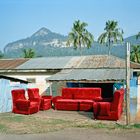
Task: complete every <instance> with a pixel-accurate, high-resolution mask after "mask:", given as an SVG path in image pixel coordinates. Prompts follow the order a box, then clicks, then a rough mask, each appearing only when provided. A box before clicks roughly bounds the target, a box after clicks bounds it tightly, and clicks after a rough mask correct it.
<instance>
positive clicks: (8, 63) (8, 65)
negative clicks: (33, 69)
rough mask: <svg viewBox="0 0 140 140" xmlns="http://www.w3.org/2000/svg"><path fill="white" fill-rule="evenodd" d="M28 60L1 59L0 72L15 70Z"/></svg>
mask: <svg viewBox="0 0 140 140" xmlns="http://www.w3.org/2000/svg"><path fill="white" fill-rule="evenodd" d="M28 60H29V59H24V58H23V59H1V60H0V70H9V69H15V68H16V67H18V66H20V65H21V64H23V63H25V62H27V61H28Z"/></svg>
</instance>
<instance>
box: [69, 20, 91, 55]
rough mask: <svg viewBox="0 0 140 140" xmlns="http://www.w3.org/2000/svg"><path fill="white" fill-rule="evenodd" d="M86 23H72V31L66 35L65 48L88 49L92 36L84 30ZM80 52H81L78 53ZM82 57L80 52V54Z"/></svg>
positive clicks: (78, 21)
mask: <svg viewBox="0 0 140 140" xmlns="http://www.w3.org/2000/svg"><path fill="white" fill-rule="evenodd" d="M86 26H88V24H87V23H85V22H81V21H80V20H77V21H75V22H74V23H73V27H72V31H71V32H70V33H69V34H68V40H67V46H74V49H77V48H78V47H79V48H80V50H81V49H82V47H87V48H90V47H91V46H92V43H93V41H94V38H93V35H92V34H91V33H90V32H88V30H87V29H86ZM80 52H81V51H80ZM81 55H82V52H81Z"/></svg>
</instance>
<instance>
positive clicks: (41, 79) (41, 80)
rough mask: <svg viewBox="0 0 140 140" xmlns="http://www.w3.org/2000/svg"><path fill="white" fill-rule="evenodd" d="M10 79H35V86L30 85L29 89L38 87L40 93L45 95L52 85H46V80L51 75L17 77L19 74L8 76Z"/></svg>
mask: <svg viewBox="0 0 140 140" xmlns="http://www.w3.org/2000/svg"><path fill="white" fill-rule="evenodd" d="M6 76H9V77H14V78H18V79H22V80H27V79H29V78H34V79H35V80H36V83H35V84H32V83H29V84H28V87H29V88H30V87H37V88H39V93H40V94H43V93H45V91H46V89H47V88H48V87H49V86H50V83H46V78H48V77H50V76H51V75H41V74H40V75H39V74H38V75H37V74H36V75H33V74H32V75H30V74H26V75H25V74H24V75H19V74H18V75H17V74H14V75H13V74H12V75H6Z"/></svg>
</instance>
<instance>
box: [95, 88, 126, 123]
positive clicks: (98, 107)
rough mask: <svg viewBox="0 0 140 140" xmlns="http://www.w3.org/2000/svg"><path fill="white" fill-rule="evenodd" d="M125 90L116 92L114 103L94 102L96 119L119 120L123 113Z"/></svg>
mask: <svg viewBox="0 0 140 140" xmlns="http://www.w3.org/2000/svg"><path fill="white" fill-rule="evenodd" d="M124 92H125V91H124V89H120V90H117V91H115V92H114V95H113V101H112V102H94V103H93V113H94V118H95V119H99V120H114V121H116V120H119V118H120V117H121V114H122V112H123V101H124Z"/></svg>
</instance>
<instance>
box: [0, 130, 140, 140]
mask: <svg viewBox="0 0 140 140" xmlns="http://www.w3.org/2000/svg"><path fill="white" fill-rule="evenodd" d="M139 139H140V133H138V132H128V131H127V132H126V131H124V132H120V131H109V130H103V129H102V130H101V129H100V130H99V129H85V128H68V129H65V130H60V131H57V132H49V133H47V134H25V135H0V140H139Z"/></svg>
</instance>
